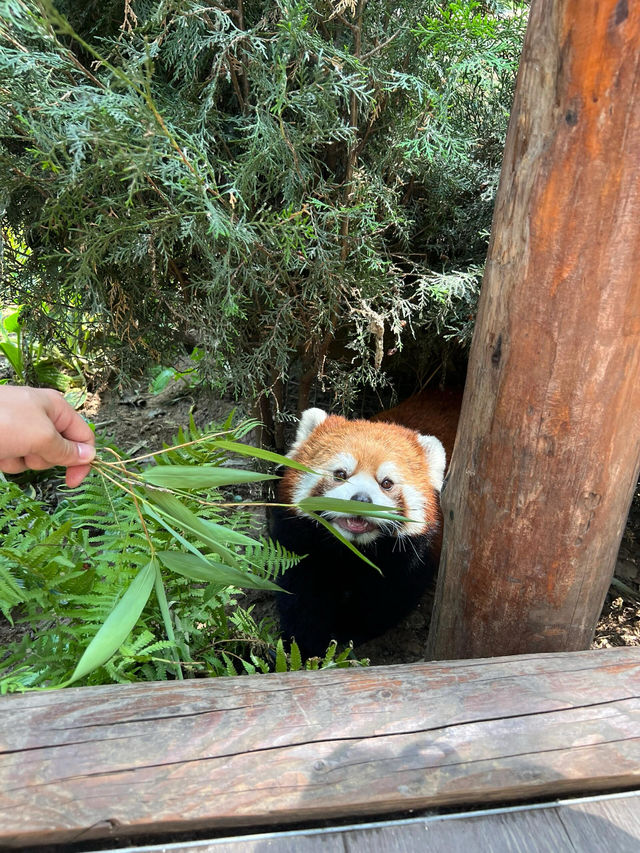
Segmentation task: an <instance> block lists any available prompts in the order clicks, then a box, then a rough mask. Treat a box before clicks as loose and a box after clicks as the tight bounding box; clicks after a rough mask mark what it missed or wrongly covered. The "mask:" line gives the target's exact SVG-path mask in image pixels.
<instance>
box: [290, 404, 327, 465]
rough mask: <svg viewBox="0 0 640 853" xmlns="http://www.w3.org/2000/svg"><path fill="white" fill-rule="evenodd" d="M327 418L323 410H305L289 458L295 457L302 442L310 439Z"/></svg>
mask: <svg viewBox="0 0 640 853" xmlns="http://www.w3.org/2000/svg"><path fill="white" fill-rule="evenodd" d="M327 418H328V415H327V413H326V412H323V411H322V409H305V410H304V412H303V413H302V414H301V415H300V423H299V424H298V431H297V432H296V438H295V441H294V442H293V444H292V445H291V448H290V449H289V453H288V454H287V456H293V454H294V453H295V452H296V450H297V449H298V448H299V447H300V445H301V444H302V442H303V441H306V440H307V438H309V436H310V435H311V433H312V432H313V431H314V429H315V428H316V427H317V426H319V425H320V424H321V423H322V422H323V421H324V420H326V419H327Z"/></svg>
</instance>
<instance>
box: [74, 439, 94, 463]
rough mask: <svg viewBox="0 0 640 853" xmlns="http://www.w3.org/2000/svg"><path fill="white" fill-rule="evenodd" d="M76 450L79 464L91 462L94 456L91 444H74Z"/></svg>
mask: <svg viewBox="0 0 640 853" xmlns="http://www.w3.org/2000/svg"><path fill="white" fill-rule="evenodd" d="M76 447H77V448H78V457H79V459H80V461H81V462H92V461H93V459H94V458H95V455H96V449H95V447H94V446H93V444H85V443H84V442H78V443H77V444H76Z"/></svg>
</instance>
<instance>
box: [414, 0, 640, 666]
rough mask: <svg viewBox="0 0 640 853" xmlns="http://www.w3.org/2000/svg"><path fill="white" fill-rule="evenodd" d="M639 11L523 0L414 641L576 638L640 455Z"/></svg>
mask: <svg viewBox="0 0 640 853" xmlns="http://www.w3.org/2000/svg"><path fill="white" fill-rule="evenodd" d="M639 44H640V7H639V6H638V4H637V3H628V2H626V0H600V2H598V3H584V2H583V0H536V2H533V3H532V4H531V14H530V21H529V27H528V30H527V37H526V41H525V45H524V50H523V54H522V61H521V65H520V72H519V77H518V85H517V91H516V97H515V101H514V106H513V111H512V116H511V123H510V127H509V134H508V138H507V144H506V149H505V157H504V163H503V169H502V175H501V180H500V187H499V191H498V196H497V200H496V208H495V214H494V221H493V230H492V239H491V243H490V247H489V254H488V259H487V267H486V272H485V278H484V282H483V285H482V292H481V297H480V304H479V312H478V318H477V322H476V327H475V332H474V338H473V344H472V347H471V353H470V360H469V369H468V373H467V385H466V389H465V395H464V402H463V407H462V414H461V420H460V426H459V430H458V436H457V439H456V446H455V450H454V454H453V458H452V464H451V469H450V473H449V478H448V480H449V481H448V484H447V485H446V487H445V489H444V491H443V496H442V503H443V514H444V520H445V531H444V545H443V552H442V559H441V563H440V575H439V580H438V588H437V592H436V602H435V607H434V619H433V620H432V628H431V634H430V640H429V652H428V653H429V656H430V657H434V658H442V659H450V658H471V657H486V656H490V655H504V654H518V653H523V652H547V651H569V650H572V649H581V648H582V649H584V648H588V646H589V643H590V641H591V638H592V634H593V630H594V627H595V624H596V621H597V618H598V616H599V614H600V610H601V608H602V603H603V601H604V597H605V594H606V591H607V589H608V586H609V583H610V579H611V575H612V572H613V568H614V564H615V559H616V554H617V552H618V546H619V542H620V538H621V535H622V531H623V529H624V523H625V519H626V516H627V512H628V508H629V504H630V501H631V497H632V494H633V489H634V486H635V484H636V482H637V479H638V473H639V470H640V416H639V413H640V169H639V168H638V163H640V51H639V50H638V45H639Z"/></svg>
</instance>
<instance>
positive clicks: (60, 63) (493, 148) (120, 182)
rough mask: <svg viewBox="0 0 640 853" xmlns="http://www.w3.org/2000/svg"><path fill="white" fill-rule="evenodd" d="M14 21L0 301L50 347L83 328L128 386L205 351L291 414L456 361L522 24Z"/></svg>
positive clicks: (223, 15) (430, 4) (0, 47)
mask: <svg viewBox="0 0 640 853" xmlns="http://www.w3.org/2000/svg"><path fill="white" fill-rule="evenodd" d="M511 7H513V8H511ZM5 8H6V14H5V17H4V20H3V23H2V25H1V26H0V73H1V74H2V79H3V84H2V86H1V87H0V209H1V210H3V211H4V216H3V221H4V223H5V231H6V229H7V228H11V229H13V232H14V233H15V234H17V235H19V237H20V239H21V240H23V241H24V245H25V246H27V247H28V254H27V255H26V256H25V257H20V258H19V259H18V258H17V257H16V251H15V242H14V243H13V244H12V243H11V241H6V242H5V259H4V267H5V270H4V271H5V275H4V284H3V293H4V296H5V298H6V299H11V300H13V301H14V302H15V303H16V304H21V305H23V306H24V308H23V314H22V319H23V323H24V324H25V326H26V327H28V328H29V329H32V330H34V331H35V333H36V334H37V337H38V339H39V340H42V341H46V340H47V339H49V338H51V337H53V338H55V339H56V340H57V341H58V342H60V341H64V340H66V339H67V336H68V334H69V332H70V331H73V329H74V328H78V327H80V325H81V324H82V328H83V329H84V330H85V331H86V330H87V329H89V330H90V331H91V338H90V346H91V347H93V349H94V350H95V351H97V352H99V353H100V354H101V358H104V359H105V360H106V363H110V364H113V365H116V366H117V367H118V368H119V369H120V370H121V371H124V372H125V373H129V372H130V371H132V370H134V369H136V368H137V367H140V366H141V365H143V364H146V363H148V362H149V361H150V360H156V361H160V362H162V363H165V364H166V363H168V358H169V357H170V356H171V354H172V353H175V352H176V351H178V350H180V349H181V348H183V347H184V346H185V345H186V346H188V347H191V346H193V345H194V344H195V343H197V344H199V345H200V347H201V351H202V352H203V353H204V356H203V358H202V360H201V361H200V362H199V365H198V371H199V374H200V375H201V376H202V377H204V378H205V379H206V380H208V381H209V382H211V383H213V385H214V386H216V387H218V388H220V389H221V390H225V391H230V392H233V393H234V394H236V395H239V396H242V397H243V398H245V399H247V398H248V397H250V396H253V397H254V398H257V397H259V396H260V395H261V394H263V393H264V392H265V389H267V393H268V394H270V400H275V402H276V404H277V406H281V405H282V400H281V399H280V398H281V396H282V393H281V387H282V380H286V379H288V378H289V377H292V376H293V377H295V379H296V384H297V387H298V389H299V400H298V402H299V405H300V406H301V407H303V406H304V405H306V402H307V399H308V397H309V392H310V389H311V387H312V385H313V383H315V382H317V381H318V380H320V381H321V383H322V385H323V387H325V388H326V389H328V390H329V391H332V392H334V393H335V396H336V398H337V400H338V401H341V402H343V403H344V404H348V403H349V401H350V400H351V399H352V396H353V394H354V392H355V391H356V390H357V389H358V388H359V387H361V386H362V384H363V383H365V384H368V385H371V386H376V385H378V384H380V383H381V382H383V381H384V377H385V369H387V368H393V365H394V358H396V356H392V355H389V353H394V352H398V351H399V350H400V349H401V348H402V346H403V344H405V343H406V342H407V341H409V340H410V339H411V336H412V335H419V336H421V339H422V342H423V344H422V348H423V350H424V351H428V350H429V345H428V344H427V337H428V338H429V339H432V338H433V339H435V338H439V339H440V341H441V342H442V340H443V339H444V338H449V339H451V340H453V341H455V342H458V343H460V344H465V343H466V341H467V340H468V338H469V334H470V328H471V324H472V320H473V316H474V311H475V298H476V293H477V289H478V283H479V277H480V272H481V265H482V262H483V258H484V254H485V250H486V245H485V240H486V231H487V230H488V228H489V224H490V217H491V211H492V204H493V196H494V191H495V186H496V182H497V175H498V168H499V163H500V158H501V150H502V144H503V139H504V135H505V130H506V124H507V119H508V113H509V108H510V103H511V98H512V90H513V84H514V78H515V71H516V67H517V60H518V56H519V51H520V45H521V39H522V34H523V28H524V17H525V15H524V9H525V8H526V7H525V6H524V5H523V4H520V3H514V4H506V3H498V2H493V3H488V2H486V3H483V4H480V3H477V2H474V0H452V2H444V1H443V0H398V2H395V3H393V4H389V3H388V2H387V0H369V2H367V3H365V2H364V0H329V1H327V0H291V1H290V2H286V0H277V2H275V3H272V2H267V0H244V2H239V3H238V5H237V6H236V7H233V4H232V5H231V6H229V5H228V4H226V5H225V4H218V3H217V2H213V3H210V4H206V5H203V4H201V3H200V2H198V0H163V1H162V2H160V3H158V2H149V0H130V2H129V0H127V2H126V3H125V4H124V9H123V4H122V2H114V1H113V0H111V2H105V3H101V4H97V3H84V2H79V0H60V1H59V2H57V4H56V8H54V7H53V4H52V3H51V2H50V0H7V2H5ZM56 9H57V10H59V13H61V14H59V13H58V11H56ZM61 15H65V16H66V19H68V20H69V21H70V22H71V23H72V24H73V27H74V28H75V31H74V29H72V27H71V26H70V25H69V24H67V23H66V19H65V18H64V17H62V16H61ZM439 346H442V343H440V344H439ZM436 364H437V361H436Z"/></svg>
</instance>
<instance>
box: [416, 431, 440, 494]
mask: <svg viewBox="0 0 640 853" xmlns="http://www.w3.org/2000/svg"><path fill="white" fill-rule="evenodd" d="M418 441H419V442H420V444H421V445H422V447H423V448H424V452H425V453H426V455H427V461H428V463H429V479H430V480H431V485H432V486H433V488H434V489H437V490H438V491H440V489H441V488H442V483H443V481H444V472H445V468H446V467H447V454H446V453H445V449H444V447H443V446H442V442H441V441H440V440H439V439H437V438H436V437H435V435H419V436H418Z"/></svg>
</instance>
